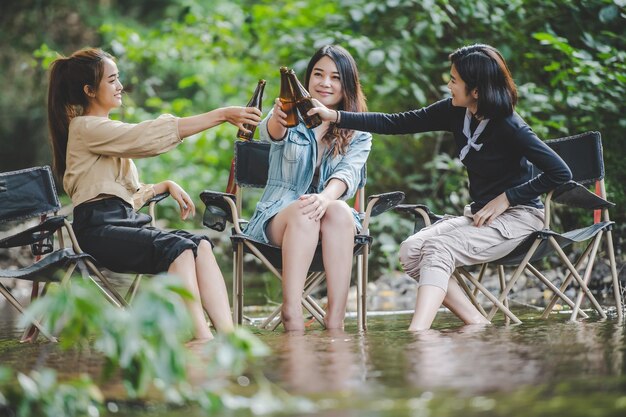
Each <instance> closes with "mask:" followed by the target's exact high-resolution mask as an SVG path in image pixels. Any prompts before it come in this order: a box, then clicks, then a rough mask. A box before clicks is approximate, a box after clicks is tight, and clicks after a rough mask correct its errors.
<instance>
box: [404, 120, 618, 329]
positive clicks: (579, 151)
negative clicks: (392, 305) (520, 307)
mask: <svg viewBox="0 0 626 417" xmlns="http://www.w3.org/2000/svg"><path fill="white" fill-rule="evenodd" d="M546 144H547V145H548V146H550V147H551V148H552V149H553V150H554V151H555V152H556V153H557V154H559V156H560V157H561V158H563V160H564V161H565V163H566V164H567V165H568V167H569V168H570V170H571V171H572V174H573V180H572V181H570V182H568V183H567V184H564V185H562V186H560V187H558V188H557V189H555V190H552V191H550V192H549V193H548V194H547V196H546V198H545V201H544V204H545V222H544V228H543V230H540V231H537V232H533V233H531V234H529V235H528V237H527V238H526V239H525V240H524V241H522V242H521V243H520V244H519V245H518V246H517V247H516V248H515V249H513V251H511V252H510V253H509V254H508V255H506V256H504V257H502V258H500V259H498V260H495V261H493V262H490V264H491V265H495V266H497V268H498V275H499V279H500V285H501V288H502V290H501V293H500V295H499V296H498V297H495V296H494V295H493V294H491V293H490V292H489V291H488V290H487V289H486V288H485V287H484V286H483V285H482V284H481V281H482V277H483V275H484V273H485V270H486V267H487V264H483V265H481V267H480V271H479V273H478V277H474V276H473V275H472V274H470V273H469V272H468V271H467V270H466V268H464V267H459V268H457V269H456V271H455V272H454V277H455V278H456V279H457V281H458V282H459V284H460V285H461V287H462V288H464V290H465V292H466V293H467V294H468V296H469V297H470V299H471V300H472V302H473V303H474V304H475V305H476V307H477V308H478V309H479V310H480V311H481V312H482V313H483V314H484V315H485V317H487V318H488V319H492V318H493V316H494V315H495V314H496V312H497V310H498V309H499V310H501V311H502V312H503V313H504V314H505V315H506V316H507V318H508V319H510V320H512V321H513V322H515V323H520V322H521V321H520V320H519V319H518V318H517V317H516V316H515V315H514V314H513V313H511V311H510V310H509V308H508V302H507V295H508V293H509V292H510V291H511V289H512V288H513V286H514V285H515V283H516V282H517V280H518V278H519V277H520V276H521V274H522V273H523V272H524V271H525V270H527V271H528V272H530V273H531V274H532V275H534V276H535V277H537V278H538V279H539V280H540V281H541V282H543V283H544V284H545V285H546V286H547V287H548V288H549V289H550V290H551V291H552V292H553V293H554V296H553V297H552V299H551V301H550V303H549V304H548V306H547V308H546V309H545V311H544V313H543V315H542V317H543V318H546V317H547V316H548V314H549V313H550V311H551V310H552V309H553V308H554V305H555V304H556V302H557V301H558V299H559V298H560V299H562V300H563V301H564V302H565V303H566V304H567V305H569V306H570V307H571V308H572V315H571V320H575V318H576V317H577V315H578V314H580V315H581V316H583V317H587V315H586V314H585V313H584V312H583V311H580V305H581V303H582V300H583V298H584V297H585V296H586V297H587V298H588V299H589V300H590V301H591V303H592V305H593V306H594V308H595V309H596V310H597V311H598V314H599V315H600V316H601V317H603V318H605V317H606V313H605V311H604V309H603V308H602V306H601V305H600V304H599V302H598V301H597V300H596V298H595V297H594V296H593V294H592V293H591V291H590V290H589V288H588V283H589V279H590V277H591V272H592V270H593V266H594V262H595V259H596V255H597V253H598V248H599V246H600V243H601V241H602V239H603V238H605V241H606V249H607V254H608V257H609V263H610V267H611V277H612V285H613V292H614V295H615V304H616V307H617V315H618V317H619V319H620V320H621V319H622V317H623V310H622V301H621V291H620V286H619V281H618V277H617V268H616V262H615V252H614V249H613V239H612V234H611V229H612V228H613V224H614V222H612V221H611V220H610V219H609V211H608V209H609V208H611V207H614V204H613V203H611V202H609V201H607V200H606V189H605V184H604V159H603V155H602V141H601V138H600V133H598V132H586V133H582V134H579V135H575V136H570V137H564V138H560V139H554V140H548V141H546ZM535 173H538V171H537V170H535ZM591 184H596V188H597V189H598V190H599V195H596V194H594V193H593V192H591V191H589V189H587V186H589V185H591ZM553 201H554V202H557V203H559V204H562V205H564V206H566V207H572V208H582V209H587V210H590V211H594V210H600V211H601V214H602V217H601V219H600V218H596V219H595V220H596V221H594V222H593V223H591V224H586V225H583V226H582V227H580V228H578V229H575V230H568V231H564V232H558V231H555V230H553V229H552V228H551V217H552V207H551V205H552V202H553ZM397 210H399V211H401V212H404V213H410V214H412V215H413V216H414V217H415V220H416V223H415V224H416V226H415V232H417V231H418V230H419V229H420V228H421V225H430V224H431V223H432V222H434V221H437V220H439V219H440V218H441V217H440V216H437V215H435V214H433V213H432V212H431V211H430V210H429V209H428V208H427V207H426V206H423V205H402V206H399V207H398V208H397ZM596 217H599V216H596ZM583 242H589V243H588V244H587V247H586V249H585V250H584V251H583V253H582V255H581V256H580V257H579V258H578V260H577V261H575V262H572V261H570V260H569V258H568V256H567V255H566V254H565V252H564V250H563V249H565V248H566V247H568V246H570V245H572V244H574V243H583ZM555 253H556V255H557V256H558V258H559V260H560V261H561V262H562V263H563V265H564V266H565V267H566V269H567V271H568V275H567V277H566V278H565V280H564V281H563V283H562V285H561V286H560V287H556V286H555V285H554V284H553V283H552V282H550V280H549V279H548V278H546V277H545V276H544V275H543V274H542V273H541V272H540V271H539V270H538V269H537V268H536V267H535V266H534V265H533V263H534V262H536V261H538V260H541V259H543V258H545V257H546V256H548V255H552V254H555ZM505 266H514V267H516V268H515V270H514V272H513V274H512V275H511V277H510V279H509V280H508V282H507V281H506V279H505V274H504V267H505ZM582 266H585V270H584V273H583V275H582V276H581V275H580V273H579V272H578V271H579V269H580V268H581V267H582ZM464 279H467V280H469V281H470V282H471V283H472V284H473V285H474V287H475V288H474V290H473V291H470V289H469V287H468V286H467V284H466V283H465V281H464ZM573 280H575V281H576V284H577V286H578V288H579V290H578V294H577V297H576V301H575V302H574V301H573V300H571V299H570V298H569V297H567V296H566V295H565V294H564V293H565V290H566V289H567V287H568V286H569V285H570V284H571V283H572V281H573ZM505 284H506V285H505ZM477 291H480V292H482V293H483V294H484V295H485V296H486V297H487V298H488V299H489V300H490V301H492V302H493V303H494V307H493V308H492V309H491V311H490V312H489V313H488V314H487V313H486V312H485V311H484V310H483V308H482V307H481V306H480V305H479V304H478V302H477V301H476V298H475V295H476V292H477Z"/></svg>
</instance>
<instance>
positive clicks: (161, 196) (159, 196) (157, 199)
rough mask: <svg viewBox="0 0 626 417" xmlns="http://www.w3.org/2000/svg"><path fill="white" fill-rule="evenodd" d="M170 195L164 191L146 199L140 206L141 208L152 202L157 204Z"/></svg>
mask: <svg viewBox="0 0 626 417" xmlns="http://www.w3.org/2000/svg"><path fill="white" fill-rule="evenodd" d="M169 196H170V193H169V192H167V191H166V192H164V193H161V194H157V195H155V196H154V197H152V198H151V199H150V200H148V201H146V202H145V203H144V204H143V206H141V208H144V207H147V206H149V205H150V204H152V203H154V204H158V203H159V202H161V200H165V199H166V198H167V197H169Z"/></svg>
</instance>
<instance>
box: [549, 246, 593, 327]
mask: <svg viewBox="0 0 626 417" xmlns="http://www.w3.org/2000/svg"><path fill="white" fill-rule="evenodd" d="M592 247H593V242H590V243H589V244H588V245H587V247H586V248H585V251H584V252H583V254H582V255H581V256H580V258H579V259H578V261H576V265H575V266H574V268H576V270H578V269H579V268H580V266H581V265H582V263H583V262H584V260H585V259H586V258H587V256H589V253H590V252H591V248H592ZM573 279H574V276H573V275H572V273H571V272H569V270H568V274H567V277H566V278H565V280H563V283H562V284H561V287H560V288H559V291H561V292H564V291H565V290H566V289H567V287H568V286H569V284H570V283H571V282H572V280H573ZM557 299H558V295H557V294H556V292H555V295H553V296H552V298H551V299H550V302H549V303H548V305H547V306H546V309H545V310H544V311H543V314H542V315H541V318H542V319H546V318H548V315H549V314H550V312H552V309H553V308H554V306H555V305H556V300H557ZM572 307H573V306H572Z"/></svg>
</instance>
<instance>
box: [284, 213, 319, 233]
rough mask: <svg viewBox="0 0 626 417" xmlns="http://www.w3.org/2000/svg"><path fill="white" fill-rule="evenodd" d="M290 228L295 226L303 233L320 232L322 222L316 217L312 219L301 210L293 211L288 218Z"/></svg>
mask: <svg viewBox="0 0 626 417" xmlns="http://www.w3.org/2000/svg"><path fill="white" fill-rule="evenodd" d="M287 224H288V226H289V227H290V228H295V229H297V230H300V231H302V233H312V234H315V235H317V233H319V228H320V224H319V222H316V221H315V219H310V218H309V216H308V215H304V214H302V213H301V212H300V211H293V212H292V213H291V215H290V216H289V219H288V220H287Z"/></svg>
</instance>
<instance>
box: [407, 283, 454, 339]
mask: <svg viewBox="0 0 626 417" xmlns="http://www.w3.org/2000/svg"><path fill="white" fill-rule="evenodd" d="M445 296H446V292H445V291H444V290H443V288H441V287H437V286H435V285H420V287H419V288H418V289H417V298H416V300H415V312H414V313H413V319H412V320H411V324H410V325H409V330H412V331H417V330H428V329H430V326H431V325H432V324H433V320H435V316H436V315H437V310H439V307H441V303H442V302H443V299H444V297H445Z"/></svg>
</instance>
